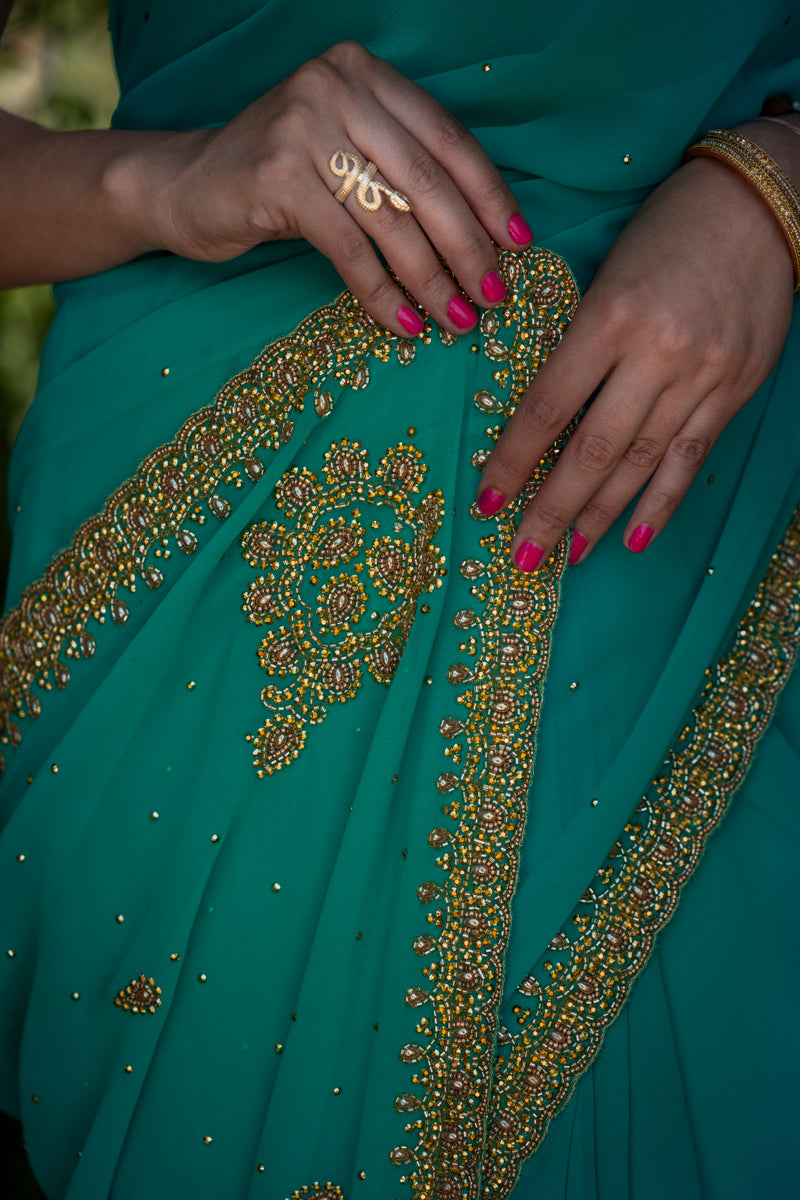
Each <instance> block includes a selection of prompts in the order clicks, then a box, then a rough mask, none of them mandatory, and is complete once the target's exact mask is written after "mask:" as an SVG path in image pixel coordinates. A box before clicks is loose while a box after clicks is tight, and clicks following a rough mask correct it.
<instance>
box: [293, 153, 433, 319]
mask: <svg viewBox="0 0 800 1200" xmlns="http://www.w3.org/2000/svg"><path fill="white" fill-rule="evenodd" d="M331 178H333V177H331ZM311 188H315V189H316V190H315V195H314V202H313V203H312V202H311V201H310V197H307V203H306V205H305V207H304V212H303V221H302V226H299V228H300V232H301V233H302V235H303V237H305V238H307V239H308V241H310V242H311V243H312V245H314V246H316V247H317V249H318V250H321V251H322V253H323V254H325V255H326V256H327V257H328V258H329V259H330V260H331V262H332V263H333V265H334V267H335V268H336V270H337V271H338V273H339V275H340V276H341V277H342V279H343V280H344V282H345V284H346V285H347V287H348V288H349V289H350V291H351V292H352V293H353V295H354V296H355V297H356V299H357V300H359V301H360V303H361V304H362V305H363V306H364V308H365V309H366V310H367V312H368V313H369V314H370V316H372V317H374V318H375V320H376V321H379V322H380V323H381V324H382V325H385V326H386V327H387V329H390V330H391V331H392V332H393V333H396V334H397V335H398V336H400V337H408V336H409V335H410V336H412V337H414V336H417V335H418V334H420V333H422V331H423V328H424V324H423V319H422V314H421V313H420V312H419V311H418V309H417V307H416V305H415V304H414V303H410V302H409V300H408V298H407V297H406V296H405V295H404V293H403V292H402V291H401V290H400V288H399V287H398V286H397V284H396V283H395V282H394V280H393V279H392V278H391V276H390V275H389V273H388V272H387V271H386V269H385V267H384V266H383V265H382V263H381V262H380V260H379V258H378V256H377V254H376V253H375V248H374V247H373V245H372V243H371V241H370V239H369V238H368V237H367V235H366V233H365V232H364V231H363V229H361V227H360V226H359V224H358V223H357V222H356V221H354V220H353V218H352V217H351V216H350V214H349V212H347V210H346V209H345V208H344V207H343V206H342V205H341V204H338V203H337V202H336V201H335V200H334V199H333V197H332V196H331V194H330V191H329V190H328V185H327V184H325V185H321V181H320V180H319V179H318V178H317V179H313V180H312V181H311V182H310V183H309V189H311Z"/></svg>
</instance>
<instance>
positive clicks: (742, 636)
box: [445, 512, 800, 1200]
mask: <svg viewBox="0 0 800 1200" xmlns="http://www.w3.org/2000/svg"><path fill="white" fill-rule="evenodd" d="M799 647H800V512H798V513H795V515H794V517H793V519H792V521H791V523H790V525H789V528H788V530H787V532H786V534H785V536H784V538H783V540H782V542H781V544H780V546H779V548H778V550H777V551H776V553H775V554H774V556H773V558H772V561H771V563H770V566H769V569H768V571H767V573H766V575H765V577H764V580H763V582H762V583H761V585H760V586H759V588H758V591H757V593H756V595H755V597H754V599H753V601H752V603H751V605H750V607H749V608H748V611H747V613H746V614H745V616H744V618H743V620H742V621H741V623H740V625H739V627H738V629H737V632H736V635H735V638H734V641H733V646H732V649H731V650H730V651H729V652H728V653H727V654H726V655H725V656H724V657H723V658H722V659H721V661H720V662H719V663H718V664H717V666H716V667H715V668H714V669H713V670H709V671H708V672H707V675H708V677H709V678H708V681H707V683H706V687H705V689H704V692H703V695H702V697H701V699H700V701H699V703H698V705H697V706H696V708H695V709H694V711H693V713H692V715H691V718H690V720H689V722H688V724H687V725H686V727H685V728H684V729H683V731H682V732H681V734H680V737H679V739H678V742H677V744H676V746H675V747H674V749H673V750H672V752H671V753H670V755H669V758H668V759H667V762H666V764H665V771H664V773H663V775H661V776H660V777H659V778H657V779H655V780H654V781H653V786H652V788H651V789H650V791H649V792H648V794H647V795H646V796H645V797H644V799H643V800H642V802H641V804H640V805H639V807H638V808H637V810H636V812H635V814H634V816H633V818H632V819H631V821H630V822H629V823H628V824H627V825H626V826H625V830H624V832H623V835H622V837H621V838H620V839H619V841H618V842H617V843H616V844H615V845H614V847H613V848H612V850H611V853H610V854H609V856H608V859H607V860H606V862H605V863H604V864H603V865H602V866H601V867H600V869H599V870H598V872H597V877H596V881H595V883H594V884H593V886H592V887H591V888H590V889H589V890H588V891H587V892H586V893H585V895H584V896H583V898H582V900H581V902H580V903H579V905H578V907H577V909H576V910H575V912H574V914H573V916H572V921H571V928H565V929H564V930H562V931H561V932H560V933H559V934H558V935H557V936H556V937H555V938H554V939H553V941H552V942H551V944H550V947H549V950H550V954H549V957H548V958H547V960H546V961H545V962H544V963H543V964H542V970H543V972H544V974H543V975H542V977H541V978H537V977H536V975H531V976H529V977H528V978H527V979H526V980H524V981H523V983H522V985H521V987H520V988H519V994H518V1000H519V1003H518V1004H516V1005H515V1006H514V1012H515V1013H516V1017H517V1022H518V1026H519V1028H518V1030H517V1031H515V1033H514V1034H512V1033H511V1032H510V1031H507V1030H502V1029H501V1039H500V1040H501V1043H505V1044H504V1045H502V1044H501V1046H500V1057H499V1058H498V1060H497V1062H496V1064H495V1066H496V1072H497V1073H496V1078H495V1084H494V1087H493V1092H492V1098H491V1118H490V1125H489V1133H488V1140H487V1146H486V1151H485V1164H484V1178H483V1190H482V1192H481V1195H482V1196H483V1197H486V1198H487V1200H488V1198H489V1197H491V1200H502V1198H503V1197H506V1196H509V1195H510V1194H511V1191H512V1189H513V1187H514V1185H515V1183H516V1181H517V1179H518V1177H519V1172H520V1170H521V1167H522V1164H523V1162H524V1161H525V1160H526V1159H527V1158H529V1157H530V1156H531V1155H532V1154H533V1153H534V1151H535V1150H536V1149H537V1148H538V1147H539V1146H540V1145H541V1143H542V1141H543V1139H544V1137H545V1135H546V1133H547V1129H548V1126H549V1124H550V1121H551V1119H552V1118H553V1117H554V1116H555V1115H556V1113H557V1112H558V1111H559V1110H560V1109H561V1108H563V1106H564V1105H565V1104H566V1102H567V1101H568V1100H569V1098H570V1096H571V1095H572V1092H573V1090H574V1087H575V1084H576V1082H577V1079H578V1077H579V1076H580V1075H581V1074H582V1073H583V1072H584V1071H585V1070H586V1069H587V1068H588V1067H589V1066H590V1065H591V1063H592V1062H593V1060H594V1058H595V1056H596V1055H597V1053H598V1051H599V1049H600V1046H601V1044H602V1041H603V1037H604V1035H605V1032H606V1030H607V1028H608V1026H609V1025H610V1024H611V1022H612V1021H613V1020H614V1018H615V1017H616V1016H617V1015H618V1013H619V1011H620V1009H621V1008H622V1006H623V1004H624V1003H625V1001H626V999H627V997H628V993H629V991H630V987H631V984H632V983H633V981H634V980H635V978H636V977H637V976H638V975H639V973H640V972H641V971H642V969H643V968H644V966H645V965H646V963H647V961H648V959H649V957H650V954H651V953H652V950H653V946H654V943H655V939H656V935H657V933H658V932H659V930H661V929H663V927H664V926H665V925H666V924H667V922H668V921H669V919H670V918H671V916H672V915H673V913H674V911H675V908H676V906H677V904H678V900H679V898H680V894H681V890H682V888H683V886H684V884H685V883H686V882H687V880H688V879H689V878H690V877H691V875H692V873H693V872H694V870H695V868H696V867H697V865H698V863H699V861H700V858H701V857H702V854H703V852H704V850H705V846H706V842H707V839H708V837H709V834H711V833H712V832H713V831H714V829H716V827H717V826H718V825H719V823H720V821H721V820H722V818H723V817H724V815H725V813H726V811H727V809H728V807H729V805H730V801H731V799H732V797H733V794H734V792H735V791H736V789H737V788H738V787H739V785H740V784H741V783H742V781H743V779H744V777H745V775H746V774H747V772H748V770H749V768H750V766H751V763H752V760H753V755H754V753H755V749H756V746H757V744H758V741H759V739H760V737H761V735H762V734H763V733H764V731H765V730H766V728H767V726H768V724H769V722H770V720H771V719H772V716H773V713H774V711H775V706H776V703H777V700H778V696H779V694H780V692H781V689H782V688H783V685H784V684H785V683H786V680H787V679H788V677H789V674H790V672H791V670H792V667H793V665H794V663H795V661H796V658H797V653H798V648H799ZM445 1194H449V1193H445Z"/></svg>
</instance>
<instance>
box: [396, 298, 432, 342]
mask: <svg viewBox="0 0 800 1200" xmlns="http://www.w3.org/2000/svg"><path fill="white" fill-rule="evenodd" d="M397 319H398V321H399V322H400V324H401V325H402V326H403V329H407V330H408V332H409V333H410V334H411V336H412V337H419V335H420V334H421V333H422V331H423V329H424V328H425V325H424V323H423V321H422V318H421V317H420V315H419V313H416V312H414V309H413V308H409V307H408V305H407V304H404V305H403V307H402V308H398V310H397Z"/></svg>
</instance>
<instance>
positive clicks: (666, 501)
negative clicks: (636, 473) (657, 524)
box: [650, 488, 681, 519]
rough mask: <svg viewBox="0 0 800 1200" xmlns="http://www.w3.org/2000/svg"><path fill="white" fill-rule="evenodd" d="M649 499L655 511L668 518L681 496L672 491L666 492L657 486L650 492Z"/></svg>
mask: <svg viewBox="0 0 800 1200" xmlns="http://www.w3.org/2000/svg"><path fill="white" fill-rule="evenodd" d="M650 500H651V501H652V504H653V507H654V508H655V509H656V511H657V512H659V513H661V514H662V515H664V516H666V518H667V519H669V518H670V517H671V516H672V514H673V513H674V512H675V510H676V508H677V507H678V505H679V504H680V502H681V497H680V496H676V495H675V493H674V492H667V491H664V490H663V489H661V488H659V489H658V490H656V491H655V492H653V493H652V494H651V496H650Z"/></svg>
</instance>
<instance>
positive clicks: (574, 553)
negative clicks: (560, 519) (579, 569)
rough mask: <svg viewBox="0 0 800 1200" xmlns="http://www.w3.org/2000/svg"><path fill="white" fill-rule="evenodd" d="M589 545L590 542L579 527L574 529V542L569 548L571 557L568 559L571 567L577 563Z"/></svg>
mask: <svg viewBox="0 0 800 1200" xmlns="http://www.w3.org/2000/svg"><path fill="white" fill-rule="evenodd" d="M588 545H589V543H588V542H587V540H586V538H585V537H584V536H583V534H582V533H579V532H578V530H577V529H575V530H573V533H572V543H571V545H570V548H569V558H568V560H567V561H568V563H569V565H570V566H571V567H572V566H574V565H575V563H576V562H577V561H578V559H579V558H580V556H581V555H582V554H583V552H584V550H585V549H586V547H587V546H588Z"/></svg>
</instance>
